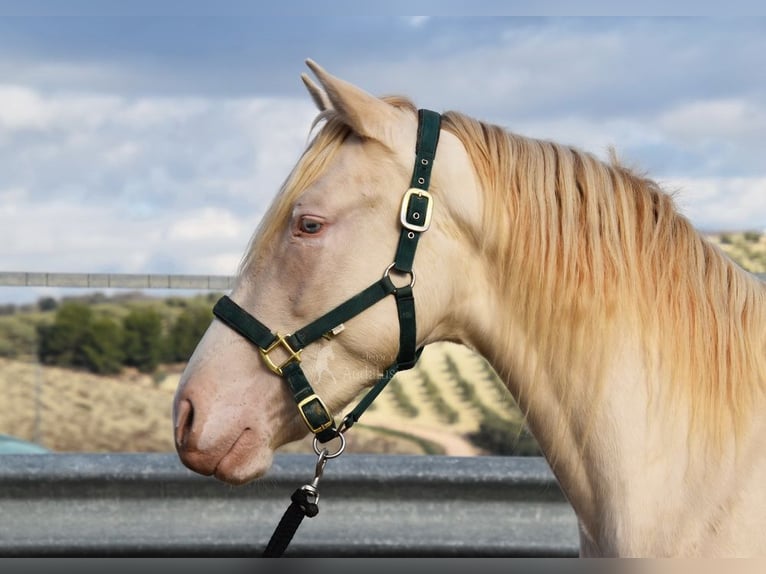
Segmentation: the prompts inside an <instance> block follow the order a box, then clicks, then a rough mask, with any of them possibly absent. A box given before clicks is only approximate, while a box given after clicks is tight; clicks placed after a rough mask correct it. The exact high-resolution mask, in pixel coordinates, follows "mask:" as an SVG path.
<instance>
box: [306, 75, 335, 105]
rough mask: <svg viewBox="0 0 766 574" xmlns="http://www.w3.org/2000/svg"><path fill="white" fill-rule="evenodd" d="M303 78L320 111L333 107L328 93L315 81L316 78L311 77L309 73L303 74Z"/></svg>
mask: <svg viewBox="0 0 766 574" xmlns="http://www.w3.org/2000/svg"><path fill="white" fill-rule="evenodd" d="M301 80H303V83H304V85H305V86H306V89H307V90H308V91H309V94H310V95H311V99H312V100H314V103H315V104H316V106H317V108H319V111H320V112H324V111H326V110H331V109H332V104H331V103H330V100H329V99H328V98H327V94H326V93H325V91H324V90H323V89H322V88H320V87H319V86H317V85H316V84H315V83H314V80H312V79H311V78H309V77H308V75H307V74H301Z"/></svg>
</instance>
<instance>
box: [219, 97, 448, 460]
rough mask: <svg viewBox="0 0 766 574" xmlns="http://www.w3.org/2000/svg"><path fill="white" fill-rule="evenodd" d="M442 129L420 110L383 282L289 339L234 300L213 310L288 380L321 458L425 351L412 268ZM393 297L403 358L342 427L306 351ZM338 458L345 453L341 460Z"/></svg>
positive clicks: (434, 116) (427, 219) (426, 219)
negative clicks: (396, 275)
mask: <svg viewBox="0 0 766 574" xmlns="http://www.w3.org/2000/svg"><path fill="white" fill-rule="evenodd" d="M440 129H441V116H440V115H439V114H438V113H437V112H432V111H430V110H422V109H421V110H418V136H417V145H416V147H415V167H414V169H413V172H412V181H411V183H410V188H409V189H408V190H407V191H406V193H405V194H404V197H403V198H402V207H401V212H400V216H399V220H400V222H401V226H402V229H401V232H400V235H399V244H398V247H397V249H396V255H395V257H394V261H393V263H391V264H390V265H389V266H388V267H387V268H386V270H385V271H384V273H383V277H382V278H381V279H379V280H378V281H376V282H375V283H373V284H372V285H370V286H369V287H367V288H366V289H364V290H363V291H361V292H359V293H357V294H356V295H354V296H353V297H351V298H350V299H347V300H346V301H345V302H343V303H341V304H340V305H338V306H337V307H335V308H334V309H332V310H331V311H329V312H328V313H325V314H324V315H322V316H321V317H319V318H318V319H315V320H314V321H312V322H311V323H309V324H308V325H306V326H305V327H302V328H301V329H298V330H297V331H295V332H294V333H292V334H287V335H281V334H279V333H275V332H272V331H271V329H269V328H268V327H267V326H266V325H264V324H263V323H261V322H260V321H259V320H258V319H256V318H255V317H253V316H252V315H251V314H250V313H248V312H247V311H245V310H244V309H243V308H242V307H240V306H239V305H237V304H236V303H235V302H234V301H232V300H231V299H230V298H229V297H228V296H225V295H224V296H223V297H221V299H219V300H218V302H217V303H216V304H215V307H214V308H213V313H214V314H215V316H216V317H217V318H218V319H220V320H221V321H223V323H225V324H226V325H227V326H229V327H230V328H232V329H234V330H235V331H236V332H237V333H239V334H240V335H242V336H243V337H245V338H246V339H247V340H248V341H250V342H251V343H252V344H253V345H255V346H256V347H257V348H258V349H259V350H260V354H261V357H262V358H263V361H264V363H265V364H266V366H267V367H268V368H269V369H271V371H273V372H274V373H276V374H277V375H279V376H281V377H283V378H284V379H285V381H286V382H287V386H288V387H289V389H290V392H291V393H292V395H293V398H294V399H295V402H296V404H297V405H298V410H299V411H300V414H301V417H302V418H303V421H304V422H305V423H306V426H307V427H308V428H309V430H310V431H311V432H312V433H314V435H315V443H314V444H315V447H314V449H315V450H316V451H317V454H319V451H318V450H317V448H316V441H319V442H321V443H325V442H327V441H330V440H332V439H334V438H336V437H340V438H341V440H343V434H342V433H343V432H345V431H346V430H348V429H349V428H351V426H353V425H354V423H356V422H357V421H358V420H359V417H360V416H361V415H362V413H363V412H364V411H365V410H366V409H367V408H368V407H369V406H370V405H371V404H372V402H373V401H374V400H375V398H376V397H377V396H378V395H379V394H380V392H381V391H382V390H383V388H384V387H385V386H386V385H387V384H388V382H389V381H390V380H391V378H392V377H393V376H394V375H395V374H396V373H397V372H398V371H401V370H406V369H410V368H412V367H413V366H414V365H415V363H417V360H418V358H419V357H420V353H421V351H422V348H417V343H416V326H415V298H414V296H413V293H412V286H413V284H414V283H415V275H414V273H413V271H412V263H413V260H414V259H415V249H416V248H417V245H418V240H419V239H420V234H421V233H423V232H424V231H427V230H428V227H429V225H430V223H431V214H432V211H433V198H432V196H431V194H430V193H428V186H429V184H430V180H431V167H432V165H433V161H434V157H435V155H436V146H437V144H438V143H439V130H440ZM391 270H395V271H397V272H400V273H404V274H408V275H409V276H410V283H409V284H408V285H404V286H402V287H397V286H396V285H394V283H393V281H391V278H390V276H389V275H390V272H391ZM388 295H393V296H394V298H395V299H396V308H397V314H398V316H399V353H398V355H397V357H396V362H395V363H394V364H392V365H391V366H390V367H388V368H387V369H386V370H385V372H384V373H383V374H382V376H381V377H380V378H379V379H378V382H377V383H376V384H375V385H374V386H373V387H372V389H370V391H369V392H368V393H367V394H366V395H365V396H364V397H363V398H362V400H361V401H360V402H359V404H357V405H356V407H354V409H353V410H352V411H351V412H350V413H348V414H347V415H346V416H345V418H344V419H343V420H342V422H341V424H340V425H339V426H338V425H336V424H335V419H334V418H333V416H332V415H331V414H330V412H329V410H328V409H327V406H326V405H325V403H324V401H322V399H321V398H320V397H319V396H318V395H317V394H316V393H315V392H314V389H313V388H312V387H311V384H310V383H309V381H308V379H307V378H306V375H305V374H304V373H303V369H302V368H301V365H300V363H301V350H303V348H305V347H306V346H307V345H310V344H311V343H313V342H315V341H317V340H318V339H320V338H321V337H323V336H327V335H329V334H334V333H337V332H338V330H339V328H341V325H342V324H343V323H344V322H345V321H348V320H349V319H351V318H352V317H355V316H356V315H359V314H360V313H361V312H362V311H364V310H366V309H368V308H369V307H372V306H373V305H374V304H375V303H377V302H378V301H380V300H382V299H383V298H385V297H387V296H388ZM277 354H278V355H280V359H279V360H276V359H274V355H277ZM342 444H343V443H342ZM341 448H342V447H341ZM337 454H340V452H338V453H336V454H335V456H337ZM331 456H333V455H331ZM331 456H330V457H328V458H331Z"/></svg>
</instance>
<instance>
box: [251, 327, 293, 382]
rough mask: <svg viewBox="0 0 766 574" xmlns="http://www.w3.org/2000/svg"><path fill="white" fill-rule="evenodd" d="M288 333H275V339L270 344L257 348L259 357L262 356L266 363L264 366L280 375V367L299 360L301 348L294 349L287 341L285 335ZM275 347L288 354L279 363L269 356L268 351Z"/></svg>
mask: <svg viewBox="0 0 766 574" xmlns="http://www.w3.org/2000/svg"><path fill="white" fill-rule="evenodd" d="M289 336H290V335H289V334H287V335H280V334H279V333H277V340H276V341H274V342H273V343H272V344H271V345H269V346H268V347H267V348H266V349H258V350H259V351H260V352H261V357H263V362H264V363H266V366H267V367H268V368H269V369H271V371H272V372H273V373H276V374H277V375H279V376H280V377H281V376H282V369H283V368H284V367H285V366H287V365H289V364H290V363H292V362H293V361H295V362H296V363H300V362H301V350H300V349H299V350H298V351H296V350H294V349H293V348H292V347H291V346H290V343H288V342H287V337H289ZM277 347H282V348H283V349H284V350H285V351H286V352H287V354H288V355H289V356H288V357H287V359H285V360H284V361H282V362H281V363H280V364H278V365H277V364H276V363H275V362H274V361H273V360H272V358H271V357H270V356H269V353H271V352H272V351H273V350H274V349H276V348H277Z"/></svg>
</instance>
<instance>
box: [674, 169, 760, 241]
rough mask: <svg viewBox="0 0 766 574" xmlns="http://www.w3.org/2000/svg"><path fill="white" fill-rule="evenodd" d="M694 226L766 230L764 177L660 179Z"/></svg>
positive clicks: (716, 228) (714, 229) (718, 229)
mask: <svg viewBox="0 0 766 574" xmlns="http://www.w3.org/2000/svg"><path fill="white" fill-rule="evenodd" d="M662 183H663V185H664V187H665V189H667V190H669V191H673V192H675V201H676V204H677V205H678V207H679V208H680V210H681V212H682V213H684V215H686V216H687V217H688V218H689V219H690V220H691V221H692V222H693V223H694V224H695V225H696V226H697V227H699V228H701V229H703V230H708V231H732V230H740V229H751V230H757V231H762V230H766V201H764V197H766V176H765V177H749V178H745V177H678V178H668V179H665V180H662Z"/></svg>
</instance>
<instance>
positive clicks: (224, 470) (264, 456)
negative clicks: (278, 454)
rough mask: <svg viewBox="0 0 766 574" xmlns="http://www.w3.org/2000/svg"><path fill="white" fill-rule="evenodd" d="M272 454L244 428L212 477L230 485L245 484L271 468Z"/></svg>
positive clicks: (250, 431) (265, 445)
mask: <svg viewBox="0 0 766 574" xmlns="http://www.w3.org/2000/svg"><path fill="white" fill-rule="evenodd" d="M273 457H274V452H273V450H272V449H271V448H269V447H268V445H267V444H264V442H263V441H262V439H261V440H259V439H258V436H257V434H256V433H255V432H254V431H253V430H252V429H250V428H246V429H245V430H243V431H242V434H240V435H239V437H238V438H237V440H236V441H234V444H233V445H232V446H231V448H230V449H229V451H228V452H227V453H226V454H225V455H223V457H222V458H221V459H220V460H219V461H218V464H216V466H215V468H214V469H213V472H212V475H213V476H214V477H215V478H217V479H218V480H220V481H222V482H225V483H227V484H231V485H235V486H236V485H242V484H246V483H248V482H250V481H252V480H255V479H256V478H259V477H261V476H263V475H264V474H265V473H266V471H267V470H268V469H269V468H270V467H271V463H272V460H273Z"/></svg>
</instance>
